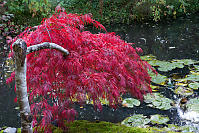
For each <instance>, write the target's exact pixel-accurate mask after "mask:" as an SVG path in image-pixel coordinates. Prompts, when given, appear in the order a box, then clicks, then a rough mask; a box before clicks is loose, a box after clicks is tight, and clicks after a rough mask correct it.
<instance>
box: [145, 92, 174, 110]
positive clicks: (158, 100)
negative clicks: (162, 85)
mask: <svg viewBox="0 0 199 133" xmlns="http://www.w3.org/2000/svg"><path fill="white" fill-rule="evenodd" d="M144 102H146V103H150V104H148V105H147V106H150V107H153V108H158V109H161V110H168V109H170V108H172V106H171V104H172V103H173V101H172V100H171V99H169V98H166V97H164V96H163V95H161V94H160V93H152V94H147V95H145V96H144Z"/></svg>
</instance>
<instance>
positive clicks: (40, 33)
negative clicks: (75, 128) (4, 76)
mask: <svg viewBox="0 0 199 133" xmlns="http://www.w3.org/2000/svg"><path fill="white" fill-rule="evenodd" d="M87 24H92V25H94V27H96V28H99V29H101V30H104V31H105V32H106V29H105V27H104V26H103V25H101V24H100V23H99V22H97V21H95V20H93V19H92V18H91V15H89V14H86V15H77V14H67V13H66V12H56V13H55V14H54V15H52V16H51V17H50V18H48V19H44V20H43V21H42V22H41V25H39V26H37V27H33V28H27V29H26V30H25V31H24V32H23V33H22V34H20V35H19V36H18V37H17V38H22V39H23V40H25V42H26V43H27V46H32V45H36V44H40V43H42V42H53V43H56V44H58V45H60V46H62V47H64V48H65V49H67V50H68V51H69V53H70V54H69V55H68V56H66V57H64V56H63V55H62V53H60V52H59V51H56V50H53V49H45V50H40V51H38V52H34V53H31V54H28V55H27V87H28V93H29V101H30V104H31V111H32V113H33V117H34V120H33V125H38V124H39V125H40V126H44V127H46V126H48V125H50V124H51V123H52V121H56V122H57V123H58V126H63V121H64V120H68V121H72V120H74V118H75V116H76V115H77V113H76V111H75V110H74V109H73V106H72V105H73V104H74V99H75V101H76V102H79V103H80V104H83V103H84V102H85V100H87V99H89V100H93V104H94V106H95V107H98V108H99V109H100V110H101V109H102V105H101V102H100V100H99V99H100V98H102V99H104V98H106V99H107V100H108V101H109V104H110V106H112V107H116V105H118V104H119V103H120V98H119V97H120V96H121V95H122V94H124V93H126V92H130V93H131V94H132V95H133V96H134V97H136V98H138V99H142V98H143V94H145V93H147V92H151V88H150V80H151V78H150V76H149V75H148V71H147V69H152V68H151V66H150V65H149V64H148V63H147V62H145V61H142V60H141V59H140V57H139V55H138V54H137V53H136V50H135V49H134V48H133V47H132V46H131V45H130V44H128V43H126V42H125V41H124V40H122V39H120V37H119V36H116V35H115V33H108V32H106V33H99V34H92V33H91V32H89V31H85V30H84V26H85V25H87ZM138 51H142V50H141V49H138ZM11 78H12V79H13V75H12V76H11ZM10 80H11V79H8V81H9V82H10ZM41 116H42V117H41Z"/></svg>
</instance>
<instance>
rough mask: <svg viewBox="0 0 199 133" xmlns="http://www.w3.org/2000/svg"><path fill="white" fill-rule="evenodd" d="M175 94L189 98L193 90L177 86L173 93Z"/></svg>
mask: <svg viewBox="0 0 199 133" xmlns="http://www.w3.org/2000/svg"><path fill="white" fill-rule="evenodd" d="M174 92H175V93H176V94H179V95H182V96H190V95H192V94H193V89H191V88H187V87H184V86H178V87H177V88H176V89H175V91H174Z"/></svg>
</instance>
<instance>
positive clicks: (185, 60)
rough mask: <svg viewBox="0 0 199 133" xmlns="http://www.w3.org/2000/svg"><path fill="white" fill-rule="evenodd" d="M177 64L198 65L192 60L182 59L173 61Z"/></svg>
mask: <svg viewBox="0 0 199 133" xmlns="http://www.w3.org/2000/svg"><path fill="white" fill-rule="evenodd" d="M174 61H175V62H177V63H183V64H184V65H191V64H195V63H198V61H195V60H192V59H182V60H174Z"/></svg>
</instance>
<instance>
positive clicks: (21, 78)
mask: <svg viewBox="0 0 199 133" xmlns="http://www.w3.org/2000/svg"><path fill="white" fill-rule="evenodd" d="M12 48H13V52H14V56H15V83H16V94H17V102H18V104H19V108H20V116H21V127H22V128H21V132H22V133H32V132H33V130H32V114H31V111H30V105H29V101H28V94H27V83H26V54H29V53H32V52H35V51H38V50H41V49H46V48H50V49H57V50H59V51H61V52H62V53H64V55H68V54H69V52H68V51H67V50H66V49H64V48H63V47H61V46H59V45H57V44H54V43H48V42H45V43H42V44H37V45H33V46H30V47H28V48H27V45H26V43H25V41H24V40H22V39H18V40H17V41H16V42H14V43H13V45H12Z"/></svg>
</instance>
